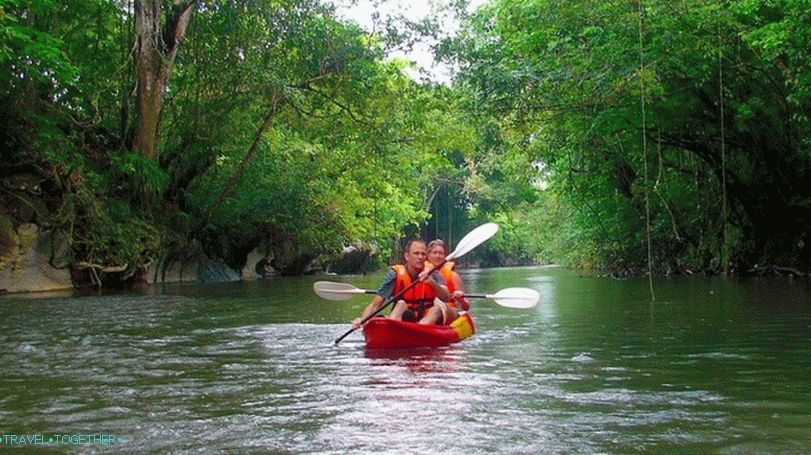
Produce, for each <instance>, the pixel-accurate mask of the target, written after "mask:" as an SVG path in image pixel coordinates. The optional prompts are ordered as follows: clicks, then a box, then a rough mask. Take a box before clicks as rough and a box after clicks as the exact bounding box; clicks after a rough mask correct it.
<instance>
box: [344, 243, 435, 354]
mask: <svg viewBox="0 0 811 455" xmlns="http://www.w3.org/2000/svg"><path fill="white" fill-rule="evenodd" d="M446 262H448V260H447V259H445V260H443V261H442V262H440V263H439V265H437V266H436V267H434V268H433V269H432V270H438V269H439V268H440V267H442V266H443V265H445V263H446ZM419 282H420V281H419V280H413V281H411V284H409V285H408V286H406V287H405V289H403V290H402V291H400V292H398V293H397V294H395V295H393V296H391V297H389V298H388V299H386V301H385V302H383V304H382V305H380V308H378V309H377V311H375V312H374V313H372V314H370V315H369V316H366V317H365V318H363V319H362V320H361V321H360V326H361V327H362V326H363V324H366V323H367V322H368V321H369V319H372V318H373V317H375V316H377V315H378V314H380V312H381V311H383V310H384V309H385V308H386V307H387V306H389V305H391V302H394V301H395V300H397V299H399V298H400V297H402V296H403V295H404V294H405V293H406V292H408V291H409V290H411V288H413V287H414V286H416V285H417V283H419ZM367 293H369V292H368V291H367ZM371 293H372V294H374V291H371ZM355 330H358V327H352V328H351V329H349V330H347V331H346V333H344V334H343V335H341V336H339V337H338V338H336V339H335V344H338V343H340V342H341V340H343V339H344V338H346V337H348V336H349V334H351V333H352V332H354V331H355Z"/></svg>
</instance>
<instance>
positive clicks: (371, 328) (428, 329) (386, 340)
mask: <svg viewBox="0 0 811 455" xmlns="http://www.w3.org/2000/svg"><path fill="white" fill-rule="evenodd" d="M475 330H476V328H475V326H474V325H473V319H471V318H470V314H468V313H467V312H462V313H460V314H459V317H458V318H456V319H455V320H454V321H453V322H451V323H450V325H423V324H417V323H416V322H404V321H397V320H394V319H389V318H386V317H377V318H372V319H371V320H369V322H367V323H366V324H364V326H363V336H364V337H366V348H368V349H410V348H428V347H437V346H445V345H447V344H451V343H456V342H459V341H462V340H464V339H465V338H468V337H469V336H471V335H473V333H474V332H475Z"/></svg>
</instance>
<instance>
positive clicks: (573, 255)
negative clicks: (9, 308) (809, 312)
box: [0, 0, 811, 282]
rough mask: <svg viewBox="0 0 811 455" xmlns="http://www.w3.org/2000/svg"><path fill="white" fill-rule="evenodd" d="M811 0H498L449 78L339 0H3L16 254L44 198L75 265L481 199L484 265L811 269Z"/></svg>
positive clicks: (389, 29) (328, 239) (6, 227)
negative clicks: (494, 228) (423, 75)
mask: <svg viewBox="0 0 811 455" xmlns="http://www.w3.org/2000/svg"><path fill="white" fill-rule="evenodd" d="M809 11H811V1H808V0H780V1H777V0H774V1H772V0H730V1H719V0H677V1H660V0H641V1H639V2H621V1H550V0H492V1H491V2H489V3H487V4H485V5H484V6H482V7H480V8H479V9H477V10H476V11H475V12H474V13H467V12H466V10H465V8H464V5H460V4H452V5H448V6H447V9H446V10H445V13H446V14H457V15H458V16H459V19H460V21H461V27H460V29H459V31H458V32H457V33H455V34H454V35H453V36H450V37H447V38H446V39H444V40H443V41H441V42H440V44H439V45H438V46H437V48H436V53H437V57H438V58H440V59H443V60H444V61H446V62H448V63H450V64H453V65H455V67H457V68H458V72H457V74H456V77H455V79H454V80H453V81H452V83H450V84H448V85H442V84H438V83H431V82H426V81H415V80H413V79H411V78H410V77H408V76H406V75H405V73H404V71H403V70H404V68H405V67H406V65H408V63H407V62H404V61H401V60H396V59H387V58H386V52H387V50H388V49H389V48H390V46H393V45H396V44H397V43H402V42H403V40H406V39H413V38H415V37H418V35H419V34H420V33H433V32H435V31H436V30H432V29H431V27H430V24H431V23H432V22H431V21H428V22H426V24H428V26H426V24H414V23H408V22H396V21H389V22H387V23H386V26H384V27H381V30H383V32H380V31H377V32H370V31H367V30H364V29H362V28H361V27H359V26H358V25H357V24H354V23H352V22H351V21H347V20H345V19H341V18H340V16H339V15H337V14H336V10H335V6H334V5H333V4H330V3H328V2H322V1H317V0H282V1H278V0H277V1H270V0H171V1H170V0H0V123H1V124H2V125H0V142H2V144H0V147H2V150H3V151H2V154H3V158H2V161H0V176H2V179H3V185H2V188H0V231H2V232H0V257H2V258H3V259H0V266H8V264H9V263H10V262H13V260H12V259H13V258H12V256H13V255H11V254H10V253H8V251H10V250H11V249H13V247H15V242H21V241H22V240H21V239H20V238H18V237H19V236H18V235H16V234H15V229H18V228H19V226H21V225H23V224H25V223H35V224H37V225H39V226H40V228H41V229H45V230H49V231H51V232H54V233H59V236H60V237H61V238H65V239H66V241H67V244H68V246H69V254H68V256H69V261H68V262H69V264H70V267H72V268H73V270H74V271H75V274H76V281H77V282H82V281H86V280H88V279H90V278H89V275H87V274H84V275H83V273H85V272H84V271H85V270H86V269H87V267H88V264H89V267H91V268H93V267H95V269H96V270H101V271H105V270H106V271H115V272H116V273H108V274H107V275H104V274H102V280H104V281H105V282H112V281H121V280H124V281H126V280H132V279H138V278H139V277H143V275H144V274H145V273H146V270H147V267H149V266H150V265H154V264H156V263H160V262H161V261H166V260H167V259H168V258H177V257H184V258H188V257H196V256H206V257H209V258H219V259H221V260H222V261H224V263H225V264H227V265H229V266H231V267H233V268H237V269H238V268H239V267H241V266H242V265H243V264H244V263H245V261H246V257H247V255H248V253H249V252H250V251H252V250H253V249H255V248H257V247H258V246H262V248H264V250H265V251H266V252H267V253H268V255H269V256H270V257H274V258H276V260H277V262H276V266H277V267H279V268H281V269H284V268H285V267H288V268H289V270H291V271H292V272H295V271H301V270H302V269H303V268H302V267H298V268H297V267H295V266H294V264H296V263H297V261H301V260H303V261H304V262H305V263H309V261H311V260H312V259H316V261H317V263H318V261H321V262H320V263H324V261H327V260H328V259H329V258H331V257H335V256H336V255H337V254H338V253H340V252H341V250H342V248H343V247H344V246H345V245H347V244H351V243H358V242H360V243H363V244H366V245H377V246H379V248H381V250H382V254H380V255H379V256H378V261H380V262H385V261H386V260H387V258H388V255H389V254H391V253H392V252H396V251H397V245H398V242H399V241H400V240H401V239H402V238H403V236H405V235H414V234H416V233H421V234H422V235H424V236H427V237H435V236H440V237H445V238H449V239H450V240H451V241H453V240H455V239H458V238H459V237H461V236H462V235H464V234H465V232H466V230H467V229H469V228H470V227H472V226H474V225H476V224H479V223H481V222H483V221H496V222H498V223H499V224H500V225H501V231H500V233H499V235H498V236H497V237H496V238H494V239H493V241H491V242H490V243H489V244H488V245H487V246H486V247H485V248H482V249H481V250H480V251H478V252H477V255H475V256H474V259H476V260H477V261H478V262H480V263H482V264H485V265H505V264H519V263H539V262H555V263H561V264H564V265H568V266H578V267H596V268H601V269H605V270H607V271H610V272H612V273H642V272H644V271H645V270H646V268H648V267H649V268H650V269H651V270H652V271H653V272H654V273H684V272H690V273H691V272H695V271H704V272H709V273H720V272H724V273H727V272H733V273H745V272H748V271H751V270H760V269H762V268H763V267H768V266H770V267H773V269H776V270H790V271H792V272H793V273H804V272H806V271H807V270H808V267H809V258H811V254H809V247H808V243H809V242H811V239H809V232H811V137H809V130H811V129H810V128H809V126H811V125H809V114H810V113H811V112H810V111H811V44H810V43H811V15H810V14H809Z"/></svg>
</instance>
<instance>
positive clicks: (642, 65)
mask: <svg viewBox="0 0 811 455" xmlns="http://www.w3.org/2000/svg"><path fill="white" fill-rule="evenodd" d="M642 15H643V11H642V0H640V1H639V102H640V105H641V107H642V159H643V161H644V172H645V176H644V177H645V237H646V240H647V247H648V286H649V287H650V297H651V301H654V300H656V293H655V292H654V290H653V254H652V248H651V232H650V191H649V189H648V187H649V184H648V136H647V131H646V128H647V119H646V117H645V55H644V51H643V43H642V17H643V16H642Z"/></svg>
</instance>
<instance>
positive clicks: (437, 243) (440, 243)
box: [428, 239, 448, 254]
mask: <svg viewBox="0 0 811 455" xmlns="http://www.w3.org/2000/svg"><path fill="white" fill-rule="evenodd" d="M435 246H441V247H442V249H443V250H445V254H448V245H446V244H445V241H444V240H442V239H434V240H431V242H430V243H428V251H431V248H433V247H435Z"/></svg>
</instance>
